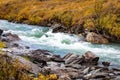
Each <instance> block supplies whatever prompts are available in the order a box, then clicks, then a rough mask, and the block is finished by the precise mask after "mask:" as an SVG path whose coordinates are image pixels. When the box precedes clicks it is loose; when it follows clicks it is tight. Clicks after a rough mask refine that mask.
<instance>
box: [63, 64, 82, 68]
mask: <svg viewBox="0 0 120 80" xmlns="http://www.w3.org/2000/svg"><path fill="white" fill-rule="evenodd" d="M65 67H71V68H74V69H80V68H82V66H81V65H80V64H74V65H73V64H67V65H65Z"/></svg>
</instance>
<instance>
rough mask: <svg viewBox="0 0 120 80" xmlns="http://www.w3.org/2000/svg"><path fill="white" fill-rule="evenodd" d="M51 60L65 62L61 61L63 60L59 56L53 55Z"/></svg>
mask: <svg viewBox="0 0 120 80" xmlns="http://www.w3.org/2000/svg"><path fill="white" fill-rule="evenodd" d="M51 60H52V61H55V62H65V61H64V60H63V58H61V57H60V55H53V56H52V57H51Z"/></svg>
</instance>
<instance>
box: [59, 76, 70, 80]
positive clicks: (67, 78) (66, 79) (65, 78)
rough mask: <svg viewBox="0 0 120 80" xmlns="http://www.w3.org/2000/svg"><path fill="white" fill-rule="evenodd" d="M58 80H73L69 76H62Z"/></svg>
mask: <svg viewBox="0 0 120 80" xmlns="http://www.w3.org/2000/svg"><path fill="white" fill-rule="evenodd" d="M58 80H72V79H71V78H70V77H69V76H68V75H63V76H60V77H59V79H58Z"/></svg>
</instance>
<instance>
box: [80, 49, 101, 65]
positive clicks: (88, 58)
mask: <svg viewBox="0 0 120 80" xmlns="http://www.w3.org/2000/svg"><path fill="white" fill-rule="evenodd" d="M98 60H99V57H97V56H96V55H95V54H93V53H92V52H91V51H88V52H86V53H85V54H84V55H82V62H81V64H82V65H84V64H86V65H87V64H88V65H97V64H98Z"/></svg>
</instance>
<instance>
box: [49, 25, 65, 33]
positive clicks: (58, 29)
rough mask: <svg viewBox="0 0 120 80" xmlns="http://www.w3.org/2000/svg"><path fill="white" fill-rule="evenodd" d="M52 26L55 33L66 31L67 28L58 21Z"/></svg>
mask: <svg viewBox="0 0 120 80" xmlns="http://www.w3.org/2000/svg"><path fill="white" fill-rule="evenodd" d="M51 27H52V28H53V31H52V32H53V33H56V32H65V31H66V28H65V27H64V26H62V25H61V24H57V23H56V24H53V25H52V26H51Z"/></svg>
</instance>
